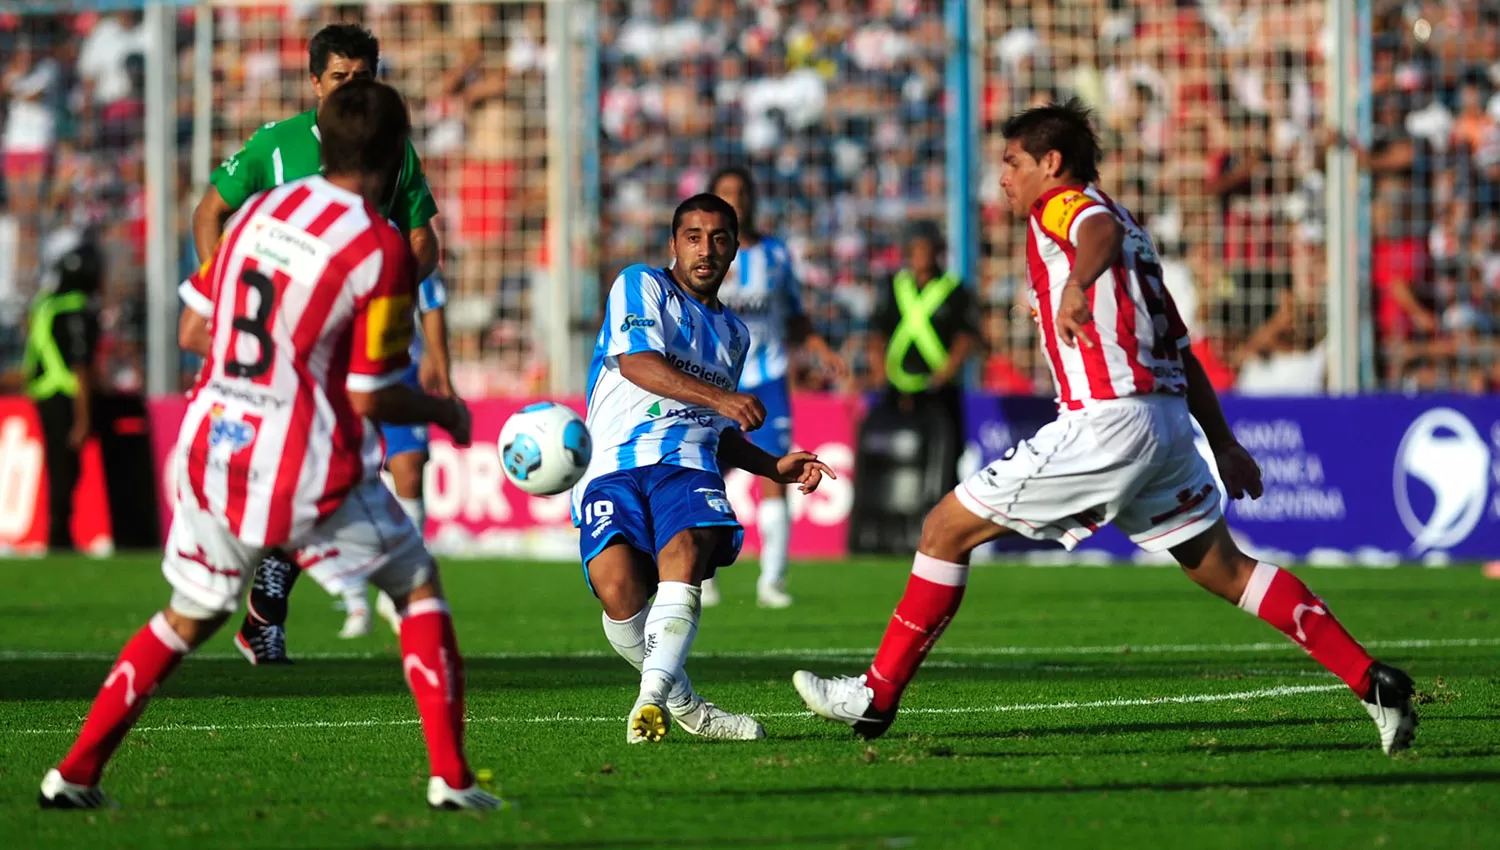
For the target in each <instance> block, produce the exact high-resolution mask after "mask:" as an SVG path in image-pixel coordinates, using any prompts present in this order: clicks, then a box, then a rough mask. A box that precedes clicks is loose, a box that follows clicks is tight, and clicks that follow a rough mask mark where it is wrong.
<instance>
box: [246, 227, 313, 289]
mask: <svg viewBox="0 0 1500 850" xmlns="http://www.w3.org/2000/svg"><path fill="white" fill-rule="evenodd" d="M250 232H251V234H252V236H253V238H252V239H251V242H250V256H252V257H254V258H255V260H256V261H257V262H260V263H264V264H266V265H269V266H271V267H272V268H275V269H278V270H280V271H283V272H286V273H287V274H288V275H291V277H292V279H293V280H301V281H315V280H317V279H318V276H319V275H320V274H322V272H323V268H324V267H325V266H327V265H328V258H329V257H330V256H332V254H333V250H332V249H331V248H329V247H328V243H327V242H324V241H323V240H321V239H319V238H317V237H316V236H312V235H310V234H308V233H307V231H305V230H302V229H301V228H298V227H293V226H292V225H290V224H287V223H286V222H284V221H277V220H276V219H274V218H271V217H270V216H268V215H264V214H262V215H257V216H255V218H253V219H251V221H250Z"/></svg>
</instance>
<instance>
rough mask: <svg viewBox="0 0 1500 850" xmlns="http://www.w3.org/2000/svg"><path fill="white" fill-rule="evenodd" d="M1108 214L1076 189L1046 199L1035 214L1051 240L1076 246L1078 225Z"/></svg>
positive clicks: (1099, 204)
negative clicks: (1094, 217)
mask: <svg viewBox="0 0 1500 850" xmlns="http://www.w3.org/2000/svg"><path fill="white" fill-rule="evenodd" d="M1108 212H1109V210H1108V209H1107V208H1106V207H1105V206H1104V205H1103V204H1101V203H1099V202H1098V201H1096V200H1094V199H1093V198H1091V197H1089V196H1088V195H1085V194H1084V193H1082V192H1080V191H1077V190H1076V189H1067V190H1064V191H1062V192H1058V193H1057V194H1056V195H1053V196H1052V197H1051V198H1048V199H1047V202H1046V203H1045V204H1043V205H1042V209H1041V211H1040V212H1039V213H1037V222H1038V223H1039V224H1040V225H1041V226H1042V230H1043V231H1045V232H1046V233H1047V235H1048V236H1051V237H1052V238H1053V239H1056V240H1058V241H1060V242H1066V243H1068V244H1069V245H1077V244H1078V242H1077V239H1078V225H1080V224H1082V223H1083V222H1084V221H1085V220H1087V219H1089V218H1092V217H1093V216H1096V215H1105V214H1107V213H1108Z"/></svg>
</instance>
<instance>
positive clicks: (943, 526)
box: [917, 493, 1000, 563]
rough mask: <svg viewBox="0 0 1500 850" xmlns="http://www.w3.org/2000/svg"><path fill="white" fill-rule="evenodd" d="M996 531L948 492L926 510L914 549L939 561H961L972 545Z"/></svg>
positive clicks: (991, 525) (977, 543) (994, 534)
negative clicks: (920, 533)
mask: <svg viewBox="0 0 1500 850" xmlns="http://www.w3.org/2000/svg"><path fill="white" fill-rule="evenodd" d="M999 533H1000V530H999V527H998V526H996V525H994V524H993V523H991V522H989V521H988V520H985V519H983V518H981V517H977V516H975V515H974V514H973V512H971V511H970V510H969V509H968V508H966V507H964V506H963V503H962V502H960V501H959V500H958V497H957V496H955V495H953V494H952V493H949V494H948V495H946V496H944V497H943V500H942V501H941V502H938V503H937V507H934V508H933V509H932V510H931V511H928V512H927V518H926V519H924V520H923V521H922V538H921V541H920V542H919V543H918V544H917V550H918V551H920V552H921V553H922V554H924V555H929V556H931V557H934V558H937V559H939V560H943V561H953V562H955V563H963V562H966V561H967V560H968V557H969V553H970V552H972V551H973V550H974V548H975V547H977V546H979V545H980V544H981V543H984V542H985V541H987V540H991V539H993V538H994V537H996V536H998V534H999Z"/></svg>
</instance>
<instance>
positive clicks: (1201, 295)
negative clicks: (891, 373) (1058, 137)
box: [0, 0, 1500, 395]
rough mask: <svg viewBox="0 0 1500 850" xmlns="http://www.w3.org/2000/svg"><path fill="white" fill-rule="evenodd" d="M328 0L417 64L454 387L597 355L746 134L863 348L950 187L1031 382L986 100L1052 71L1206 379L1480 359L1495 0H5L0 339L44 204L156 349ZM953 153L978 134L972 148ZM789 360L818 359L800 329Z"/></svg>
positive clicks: (109, 312) (1389, 375)
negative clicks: (802, 350)
mask: <svg viewBox="0 0 1500 850" xmlns="http://www.w3.org/2000/svg"><path fill="white" fill-rule="evenodd" d="M1341 2H1344V3H1345V5H1342V6H1341V5H1340V3H1341ZM203 10H210V11H211V14H209V15H207V16H206V17H202V18H200V14H202V13H203ZM945 15H946V18H945ZM334 20H354V21H360V22H362V23H364V24H365V25H366V26H367V27H369V28H370V29H371V30H372V31H373V32H375V34H376V35H377V36H378V37H379V38H380V39H381V46H382V61H381V73H382V74H383V75H384V76H385V78H386V79H387V80H389V81H390V82H392V83H393V84H395V85H396V86H397V87H398V88H399V89H400V90H401V91H402V92H403V93H404V94H405V95H406V96H407V98H408V99H409V101H410V104H411V108H412V114H413V118H414V121H415V125H416V129H417V139H416V141H417V145H418V149H419V151H420V152H421V154H422V156H423V158H424V162H425V167H426V171H427V175H428V178H429V181H430V183H431V186H432V190H433V193H434V195H435V196H436V198H437V201H438V205H439V208H440V210H441V214H440V218H439V220H438V226H439V231H440V234H441V237H442V240H443V245H444V253H443V262H444V268H445V270H446V275H447V279H448V281H449V285H450V290H451V292H452V294H453V304H452V305H451V306H450V311H449V317H450V318H449V321H450V325H451V326H452V328H453V331H454V334H453V337H454V338H453V350H454V355H455V358H456V361H457V363H458V366H457V375H456V377H457V379H458V382H459V384H460V388H461V390H462V391H464V392H466V393H468V394H470V395H494V394H535V393H538V392H543V391H553V392H557V391H561V390H564V389H567V388H570V387H571V388H575V389H576V388H577V387H579V386H581V379H582V372H583V368H584V366H585V364H584V363H582V357H583V352H584V351H586V350H587V337H588V336H589V335H590V334H591V330H592V329H591V327H590V322H591V321H596V319H595V317H596V316H597V312H598V309H597V308H598V299H599V297H600V293H601V288H602V285H607V283H608V281H609V279H610V278H611V277H612V275H613V274H614V273H615V272H616V271H617V270H618V269H619V268H621V267H623V266H624V265H626V264H628V263H631V262H636V261H662V260H664V258H665V253H666V238H667V233H666V223H667V221H668V219H669V217H670V212H671V208H672V207H673V205H674V204H675V203H676V201H677V200H678V199H680V198H682V197H684V196H686V195H687V194H689V193H691V192H694V191H698V190H700V189H702V188H704V185H705V182H706V180H707V178H708V175H709V174H710V172H711V171H712V170H713V169H714V168H716V167H718V166H720V165H724V164H728V163H741V164H746V165H749V166H750V167H751V168H752V169H753V170H754V172H755V174H756V175H757V178H758V179H759V181H760V182H761V184H762V185H763V192H762V194H763V197H764V201H763V203H762V204H761V210H760V213H761V216H762V219H763V220H762V221H761V222H759V224H760V225H761V227H762V228H763V229H765V230H767V231H768V232H773V233H777V234H779V235H781V236H782V238H783V239H784V240H785V241H786V242H787V243H788V245H789V246H790V247H791V249H792V251H793V254H794V255H795V258H796V262H797V267H798V270H799V274H800V277H801V279H802V282H803V287H804V294H803V298H804V302H805V303H806V305H807V307H808V309H809V310H810V312H811V313H812V316H813V319H814V322H815V324H816V326H817V328H818V329H819V330H820V331H821V332H822V333H823V334H824V335H825V336H826V337H828V338H829V339H830V341H831V342H833V343H834V345H835V346H836V347H838V348H840V349H841V350H842V351H843V353H844V355H845V357H846V358H847V359H848V360H849V361H850V362H851V364H852V365H853V366H854V367H855V377H854V381H856V382H857V381H859V380H860V377H861V376H862V375H863V374H864V368H863V360H864V356H865V345H864V334H865V332H866V327H867V324H868V320H869V316H870V315H871V312H872V308H873V305H874V301H875V293H876V292H877V290H878V288H879V287H882V286H884V285H886V283H887V280H888V278H889V276H890V274H891V273H892V272H893V271H894V270H895V269H896V267H897V266H898V265H899V263H900V260H901V257H900V237H901V233H902V232H903V229H904V226H905V225H906V223H908V222H910V221H912V220H915V219H933V220H937V221H940V222H943V223H945V224H946V225H947V227H948V229H949V232H950V234H952V235H954V236H955V237H956V238H957V241H959V242H961V243H963V245H962V246H961V247H965V248H968V249H970V250H971V251H973V250H974V249H977V258H978V261H977V264H975V266H974V270H973V274H972V275H971V277H972V280H971V281H970V282H971V283H972V284H973V285H974V286H975V287H976V288H977V291H978V292H979V293H980V295H981V297H982V302H983V303H984V305H985V318H984V326H983V327H984V336H985V340H986V343H987V350H986V354H985V360H984V363H983V368H982V369H980V370H979V373H978V374H979V377H978V379H977V380H978V381H979V382H980V383H982V385H983V386H984V387H986V388H989V389H994V390H999V391H1004V392H1012V393H1032V392H1036V393H1046V392H1049V388H1048V385H1047V382H1046V377H1045V375H1046V370H1045V367H1044V366H1043V364H1041V363H1040V362H1039V360H1038V358H1037V356H1036V349H1037V346H1036V340H1035V330H1034V328H1033V326H1032V323H1031V321H1030V318H1029V313H1028V311H1027V310H1025V309H1024V304H1023V300H1022V295H1023V286H1024V278H1023V275H1022V266H1023V264H1024V257H1025V251H1024V243H1023V241H1022V239H1023V231H1022V229H1021V228H1020V227H1019V226H1018V225H1017V224H1016V223H1015V222H1014V221H1013V220H1012V219H1011V217H1010V215H1009V213H1008V212H1007V211H1006V210H1004V208H1003V203H1002V200H1003V199H1002V198H1001V197H1000V196H999V190H998V179H997V177H998V175H997V173H996V170H995V169H996V166H997V164H998V160H999V157H998V150H999V147H1000V146H1003V140H1001V139H1000V138H999V134H998V124H999V122H1000V121H1001V120H1003V119H1004V117H1005V116H1007V115H1008V114H1010V113H1011V112H1013V111H1014V110H1016V109H1019V108H1022V107H1024V106H1026V105H1028V104H1031V103H1038V102H1042V101H1045V100H1048V99H1052V98H1058V97H1064V96H1070V95H1076V96H1078V97H1081V98H1082V99H1084V100H1085V101H1086V102H1088V103H1090V104H1091V105H1092V106H1094V107H1095V109H1096V110H1097V114H1098V123H1099V127H1100V130H1101V133H1102V137H1103V141H1104V145H1105V149H1106V151H1107V155H1106V162H1105V164H1104V170H1103V177H1102V185H1103V188H1104V189H1105V190H1106V191H1108V192H1110V193H1111V194H1113V195H1114V196H1115V197H1116V198H1117V199H1118V200H1120V201H1122V202H1123V203H1124V204H1125V205H1126V206H1128V207H1130V208H1132V209H1134V210H1137V211H1138V212H1139V213H1141V215H1142V217H1143V218H1144V219H1145V220H1146V223H1147V224H1148V226H1149V227H1150V228H1151V230H1152V232H1153V234H1154V235H1155V236H1156V238H1157V240H1158V242H1159V243H1160V247H1161V250H1162V254H1163V258H1164V269H1165V271H1166V275H1167V283H1168V286H1169V287H1170V288H1171V289H1172V291H1173V293H1174V295H1175V296H1176V298H1177V300H1178V303H1179V304H1180V305H1181V306H1182V307H1183V310H1184V313H1185V314H1186V315H1187V318H1188V322H1189V324H1190V326H1191V327H1192V330H1193V332H1194V336H1195V338H1196V339H1197V341H1198V342H1197V347H1198V352H1199V355H1200V357H1202V358H1203V359H1204V360H1205V362H1206V363H1208V364H1209V365H1210V367H1211V374H1213V375H1214V377H1215V381H1216V383H1218V384H1219V385H1220V387H1221V388H1223V389H1235V390H1238V391H1241V392H1246V393H1254V392H1262V393H1264V392H1275V393H1317V392H1323V391H1324V390H1325V389H1326V388H1327V386H1328V380H1329V378H1328V376H1329V375H1330V374H1335V375H1336V374H1337V373H1338V372H1339V369H1340V364H1341V363H1353V364H1354V367H1355V371H1356V372H1359V371H1362V372H1363V374H1362V375H1360V374H1355V375H1354V376H1353V378H1352V379H1351V380H1349V381H1340V380H1339V379H1337V377H1336V378H1335V383H1336V384H1342V385H1343V386H1345V387H1348V386H1357V387H1359V388H1361V389H1364V390H1367V391H1368V390H1377V389H1400V390H1405V391H1429V390H1444V389H1446V390H1453V391H1458V392H1487V391H1490V390H1493V389H1494V388H1495V387H1496V386H1497V384H1500V366H1497V362H1500V361H1497V342H1496V339H1497V337H1496V333H1497V330H1500V309H1497V300H1496V298H1497V292H1500V224H1497V221H1500V95H1497V94H1496V93H1495V92H1496V88H1497V84H1500V3H1494V2H1489V1H1488V0H1486V2H1479V0H1451V1H1450V2H1433V3H1421V4H1416V3H1403V2H1395V0H1280V2H1275V3H1269V2H1260V1H1259V0H1055V2H1051V3H1038V2H1035V1H1034V0H984V2H977V1H976V2H969V3H963V2H961V1H960V0H946V2H945V0H795V2H765V1H764V0H597V1H596V2H594V0H554V2H551V3H548V2H542V0H534V1H533V2H507V3H479V2H453V3H430V2H387V3H369V4H340V5H335V4H332V3H326V2H317V0H306V2H297V3H285V2H284V3H269V4H265V3H241V2H233V3H223V2H215V3H205V4H200V5H198V6H182V7H176V6H169V7H141V6H136V7H135V8H129V7H126V8H123V10H122V7H121V4H119V3H115V4H112V5H104V4H102V3H96V4H90V3H78V4H74V5H71V6H66V5H62V4H58V3H51V4H36V3H34V4H28V5H25V7H24V8H23V9H19V10H8V11H5V12H0V73H3V75H4V76H3V89H4V91H3V98H4V103H5V107H4V109H5V112H4V119H3V128H0V154H3V163H4V169H3V174H4V181H3V187H4V189H3V197H4V206H3V211H0V361H7V360H10V361H13V360H14V358H15V356H16V353H17V352H16V348H17V345H18V340H19V339H20V333H19V330H18V325H19V323H20V321H21V318H22V316H23V313H24V303H25V300H26V299H27V298H28V297H29V296H30V294H31V293H32V292H34V291H35V289H36V287H37V286H38V285H39V284H40V283H41V282H42V280H43V278H42V275H41V274H40V273H39V272H40V270H41V269H43V268H45V266H46V262H45V259H46V257H47V256H48V252H49V250H53V246H55V245H56V244H57V239H58V238H59V237H58V234H59V233H61V232H63V231H65V230H67V229H75V230H81V229H92V230H94V231H96V232H97V233H98V235H99V238H100V239H101V241H102V242H103V243H104V244H105V245H106V246H107V248H108V256H109V265H108V277H109V280H108V285H107V287H106V308H107V309H106V313H105V318H106V329H107V334H108V338H109V340H110V342H111V345H110V346H109V347H108V351H107V352H106V355H105V357H106V364H107V365H106V376H107V378H108V379H109V380H111V381H112V382H114V383H115V384H116V385H118V386H119V387H120V388H122V389H128V388H130V387H131V386H138V385H140V383H141V382H142V380H143V377H144V375H145V374H146V372H147V369H146V366H147V365H153V366H154V365H156V363H155V361H153V362H152V363H151V364H148V363H147V362H146V361H145V358H144V357H143V353H142V352H143V346H144V344H145V343H146V342H147V341H149V340H152V339H157V340H160V339H162V338H163V337H162V336H161V335H160V334H158V328H157V327H156V324H158V323H165V322H168V321H169V320H170V318H171V317H172V316H173V315H175V309H176V308H175V306H174V305H175V302H170V301H169V299H170V293H171V287H172V286H173V285H174V284H175V282H176V280H177V279H179V278H180V276H181V275H182V274H183V273H184V272H185V271H186V270H187V269H188V268H191V266H192V263H193V257H192V256H191V255H192V249H191V242H190V240H189V239H187V238H186V228H187V224H188V221H189V219H190V214H191V210H192V206H193V204H194V203H195V201H196V199H197V197H198V196H199V194H200V193H201V190H202V186H203V181H204V179H205V177H206V174H207V170H208V168H209V167H210V166H211V165H213V164H216V163H217V161H218V160H219V159H220V158H222V157H224V156H227V155H228V154H230V153H232V152H233V151H235V150H236V149H237V148H238V147H239V146H240V145H241V144H243V142H244V140H245V139H246V138H247V137H248V136H249V135H250V134H251V133H252V132H253V131H254V130H255V129H256V128H257V127H258V126H259V125H261V124H263V123H264V122H266V121H270V120H277V119H280V118H284V117H289V116H291V115H294V114H296V113H298V112H301V111H303V110H306V109H309V108H311V107H312V105H313V95H312V91H311V87H310V84H309V82H308V73H307V57H306V42H307V39H308V38H309V37H310V36H311V34H312V33H313V32H315V31H316V29H317V28H318V27H320V26H321V25H323V24H325V23H328V22H331V21H334ZM956 21H958V22H961V23H963V24H964V25H965V26H964V27H958V26H955V22H956ZM965 30H967V37H968V39H969V40H968V41H964V38H965ZM161 44H169V45H170V47H169V49H168V50H167V51H166V53H165V54H163V53H161V52H159V51H156V46H157V45H161ZM158 55H166V56H168V57H169V58H170V59H171V60H174V61H168V62H162V63H156V62H155V61H154V57H155V56H158ZM559 69H566V71H567V73H559V72H558V71H559ZM1336 69H1342V70H1341V71H1337V70H1336ZM153 74H154V76H153ZM966 85H967V88H964V87H965V86H966ZM969 100H972V102H973V104H974V105H975V109H974V112H973V115H972V118H971V119H970V118H968V117H967V116H966V115H965V114H964V113H963V112H962V111H961V110H962V107H963V106H964V105H965V104H966V103H967V102H969ZM955 116H958V117H957V118H955ZM966 120H967V121H969V124H968V126H965V125H964V121H966ZM1361 122H1362V124H1361ZM1328 126H1342V127H1343V128H1345V129H1347V130H1350V131H1352V132H1350V133H1347V134H1345V135H1347V136H1349V137H1350V138H1348V140H1347V141H1348V142H1349V144H1348V145H1346V144H1344V142H1343V141H1341V140H1340V139H1339V138H1336V134H1333V133H1331V132H1329V131H1328V130H1326V129H1325V128H1326V127H1328ZM956 130H957V132H956ZM153 156H154V157H156V160H155V162H154V163H153V161H152V157H153ZM955 158H965V159H964V161H968V158H972V159H973V161H975V162H977V163H978V175H977V179H974V180H972V181H967V180H964V181H962V182H965V183H969V184H970V185H956V181H955V179H954V176H953V175H954V174H960V175H961V174H963V172H962V170H958V171H955V170H954V162H955ZM1356 162H1357V165H1358V171H1357V172H1355V171H1354V166H1355V164H1356ZM1346 163H1347V165H1348V169H1347V171H1345V170H1341V169H1342V168H1343V166H1344V165H1345V164H1346ZM153 165H154V167H153ZM148 171H150V172H151V173H152V175H153V177H152V180H153V181H157V180H160V181H161V182H160V186H162V187H163V188H165V189H166V191H157V190H156V189H155V188H154V187H155V186H156V185H157V184H155V183H153V184H152V185H153V189H152V191H147V188H146V187H147V185H148V182H147V179H146V177H147V172H148ZM1356 173H1357V174H1358V175H1360V176H1359V177H1358V178H1355V177H1354V175H1355V174H1356ZM166 177H170V179H169V180H168V179H165V178H166ZM971 199H972V200H971ZM1344 199H1348V200H1350V201H1351V202H1350V203H1348V204H1345V203H1343V202H1342V201H1343V200H1344ZM1330 212H1332V214H1333V215H1332V218H1330V215H1329V213H1330ZM971 217H972V218H973V219H974V222H971V221H969V220H967V219H970V218H971ZM975 222H977V227H974V228H973V232H975V233H976V234H977V238H976V239H975V240H973V241H974V242H975V243H977V244H974V245H970V244H969V243H968V241H966V240H964V238H963V232H964V228H965V227H970V226H972V225H973V224H974V223H975ZM1360 222H1365V223H1366V224H1367V226H1366V227H1365V229H1364V230H1361V229H1360V227H1359V223H1360ZM158 231H160V232H158ZM1331 249H1333V250H1331ZM1330 255H1332V256H1330ZM1345 260H1348V262H1345ZM148 281H149V283H150V286H149V287H148V286H147V283H148ZM153 290H154V291H157V292H161V293H163V294H164V296H165V297H164V298H163V299H162V302H161V306H159V307H158V308H156V309H155V311H154V312H153V311H152V309H151V308H148V307H147V304H148V303H150V299H148V297H147V296H148V294H149V293H150V292H151V291H153ZM1330 307H1331V308H1332V309H1331V310H1330ZM148 325H149V329H150V331H151V333H149V334H148V333H147V332H146V330H147V328H148ZM1362 329H1363V331H1364V333H1363V334H1362V333H1361V330H1362ZM161 330H162V334H170V329H168V328H163V329H161ZM155 350H156V351H157V352H161V353H164V354H163V356H166V355H168V354H170V355H171V357H172V360H173V363H172V364H171V365H174V366H175V365H176V356H175V352H173V350H172V348H171V346H170V345H169V344H165V343H162V342H158V343H157V348H156V349H155ZM1361 366H1363V369H1362V370H1360V369H1359V367H1361ZM794 379H795V380H796V381H797V382H798V383H799V384H800V385H801V386H804V387H812V388H833V387H834V379H833V378H832V376H830V375H825V374H820V373H819V372H817V371H816V370H815V368H814V367H813V366H812V365H811V364H801V365H799V366H798V367H796V368H795V369H794Z"/></svg>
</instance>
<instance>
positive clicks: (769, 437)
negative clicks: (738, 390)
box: [745, 378, 792, 457]
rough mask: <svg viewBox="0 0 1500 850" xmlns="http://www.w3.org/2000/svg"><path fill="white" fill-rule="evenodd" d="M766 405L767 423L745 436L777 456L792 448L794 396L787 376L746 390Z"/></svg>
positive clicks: (765, 450) (762, 449)
mask: <svg viewBox="0 0 1500 850" xmlns="http://www.w3.org/2000/svg"><path fill="white" fill-rule="evenodd" d="M745 392H747V393H750V394H751V395H753V396H755V397H756V398H758V399H760V403H761V404H763V405H765V407H766V424H764V425H762V426H760V427H759V428H757V429H755V430H754V431H751V432H750V433H748V434H746V435H745V437H746V438H747V439H749V440H750V442H751V443H754V444H755V445H756V446H759V447H760V449H761V451H764V452H767V453H769V454H773V455H775V456H776V457H781V456H782V455H784V454H786V453H788V452H790V451H791V450H792V396H791V392H790V391H789V390H788V389H787V386H786V378H777V379H776V380H774V381H767V382H765V383H764V384H761V385H760V386H758V387H755V388H754V389H749V390H745Z"/></svg>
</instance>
